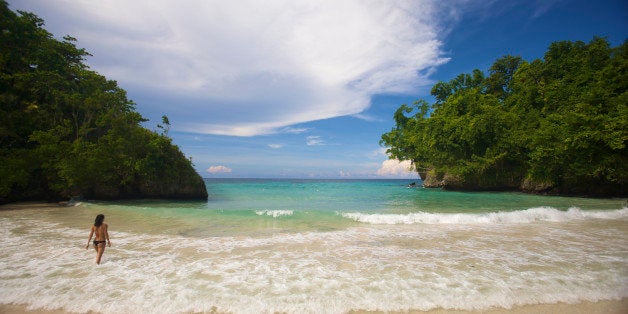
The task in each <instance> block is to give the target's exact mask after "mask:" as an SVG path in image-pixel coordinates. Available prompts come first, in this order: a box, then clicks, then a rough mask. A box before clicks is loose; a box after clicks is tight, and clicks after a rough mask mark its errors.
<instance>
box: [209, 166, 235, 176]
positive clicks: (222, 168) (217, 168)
mask: <svg viewBox="0 0 628 314" xmlns="http://www.w3.org/2000/svg"><path fill="white" fill-rule="evenodd" d="M231 171H232V170H231V168H229V167H225V166H211V167H209V168H207V172H209V173H212V174H216V173H231Z"/></svg>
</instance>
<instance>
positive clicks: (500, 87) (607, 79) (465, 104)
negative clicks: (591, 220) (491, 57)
mask: <svg viewBox="0 0 628 314" xmlns="http://www.w3.org/2000/svg"><path fill="white" fill-rule="evenodd" d="M627 57H628V44H627V43H626V42H624V44H622V45H621V46H619V47H615V48H612V47H610V45H609V43H608V41H607V40H606V39H604V38H599V37H595V38H593V40H591V41H590V42H589V43H588V44H585V43H584V42H568V41H564V42H555V43H552V44H551V45H550V46H549V48H548V51H547V52H546V54H545V56H544V58H543V59H542V60H541V59H539V60H534V61H532V62H526V61H524V60H522V59H521V58H520V57H514V56H504V57H502V58H499V59H497V60H496V61H495V62H494V63H493V65H492V66H491V67H490V69H489V75H488V77H485V76H484V74H483V73H482V72H481V71H480V70H474V71H473V73H471V74H460V75H458V76H457V77H455V78H454V79H452V80H451V81H449V82H438V83H436V84H435V85H434V87H433V88H432V95H433V96H434V98H435V100H436V101H435V102H434V103H433V104H432V105H428V104H427V103H425V102H424V101H420V102H418V103H421V104H422V105H421V109H420V110H418V107H415V108H411V107H408V106H406V105H402V106H401V107H400V108H399V110H397V112H396V113H395V123H396V126H395V127H394V128H393V129H392V130H391V131H390V132H388V133H385V134H384V135H382V140H381V142H380V143H381V144H382V145H384V146H386V147H388V153H389V155H390V156H391V157H392V158H398V159H402V160H411V161H412V162H413V163H415V164H416V165H418V167H417V168H424V169H430V170H431V173H432V175H433V177H434V176H435V177H436V178H437V179H436V180H434V181H435V182H438V184H439V185H441V186H444V187H446V188H461V189H489V190H497V189H523V190H528V191H534V192H549V193H561V194H580V195H583V194H586V195H623V194H625V193H626V188H625V186H626V181H627V180H628V166H627V164H628V149H627V147H626V141H627V140H628V118H626V117H628V92H627V87H628V71H627V70H628V58H627ZM413 111H420V114H415V115H413V116H408V115H407V114H410V113H412V112H413Z"/></svg>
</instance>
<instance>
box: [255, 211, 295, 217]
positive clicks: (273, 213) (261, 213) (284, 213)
mask: <svg viewBox="0 0 628 314" xmlns="http://www.w3.org/2000/svg"><path fill="white" fill-rule="evenodd" d="M255 214H257V215H258V216H264V215H266V216H272V217H273V218H277V217H280V216H292V214H294V211H292V210H287V209H275V210H270V209H267V210H256V211H255Z"/></svg>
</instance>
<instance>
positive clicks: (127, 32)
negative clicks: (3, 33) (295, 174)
mask: <svg viewBox="0 0 628 314" xmlns="http://www.w3.org/2000/svg"><path fill="white" fill-rule="evenodd" d="M17 5H19V7H20V8H22V9H29V8H30V9H31V10H33V11H35V12H36V13H37V14H40V15H41V16H42V17H43V18H44V19H45V20H46V23H47V26H48V27H49V28H50V29H51V30H52V31H54V32H55V34H56V35H57V36H63V35H65V34H71V35H73V36H75V37H77V38H78V39H79V45H80V46H82V47H85V48H87V50H88V51H90V52H91V53H92V54H93V55H94V57H93V58H90V60H89V63H90V65H91V66H92V68H94V69H95V70H97V71H99V72H101V73H103V74H105V75H106V76H107V77H109V78H110V79H115V80H118V81H119V82H120V83H121V85H122V86H123V87H124V88H125V89H132V90H133V91H134V92H133V93H130V94H131V95H139V97H141V98H142V99H143V100H145V101H146V103H142V104H141V106H142V108H143V110H144V111H151V110H152V111H154V112H159V113H158V115H161V114H163V113H165V114H168V116H169V117H170V118H171V121H177V123H176V124H174V125H173V128H176V129H178V130H182V131H189V132H196V133H207V134H220V135H238V136H252V135H260V134H270V133H278V132H280V131H281V130H284V131H285V130H290V129H287V128H286V127H287V126H290V125H295V124H299V123H304V122H309V121H315V120H320V119H327V118H333V117H338V116H346V115H356V114H359V113H360V112H362V111H364V110H365V109H366V108H368V107H369V105H370V98H371V96H372V95H373V94H376V93H389V92H393V93H400V92H401V93H403V92H411V91H413V90H415V89H417V88H418V87H419V86H421V85H425V84H427V83H428V82H427V77H426V75H427V74H426V73H429V70H430V69H432V68H434V67H436V66H438V65H440V64H443V63H444V62H446V61H447V59H445V58H443V57H442V53H441V51H440V49H441V45H442V44H441V41H440V38H439V29H440V28H441V26H442V25H445V24H446V23H447V21H443V20H441V17H442V16H449V15H447V14H444V15H440V14H439V13H440V12H441V11H444V10H446V9H447V8H445V6H444V5H442V4H439V1H436V0H433V1H411V0H407V1H362V0H346V1H322V0H321V1H292V0H276V1H263V2H260V1H256V0H249V1H246V0H243V1H204V0H190V1H186V2H184V3H183V4H182V3H179V2H177V1H168V0H135V1H126V0H111V1H96V2H92V1H73V0H72V1H71V0H52V1H35V0H24V1H19V2H18V3H17ZM136 97H137V96H136ZM358 117H359V116H358ZM295 130H297V129H295Z"/></svg>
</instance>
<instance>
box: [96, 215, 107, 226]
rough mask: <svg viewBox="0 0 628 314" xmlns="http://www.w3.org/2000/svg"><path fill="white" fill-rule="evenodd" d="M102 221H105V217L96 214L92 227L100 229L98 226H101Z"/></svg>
mask: <svg viewBox="0 0 628 314" xmlns="http://www.w3.org/2000/svg"><path fill="white" fill-rule="evenodd" d="M103 220H105V215H103V214H98V216H96V220H95V221H94V226H96V227H100V225H102V222H103Z"/></svg>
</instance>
